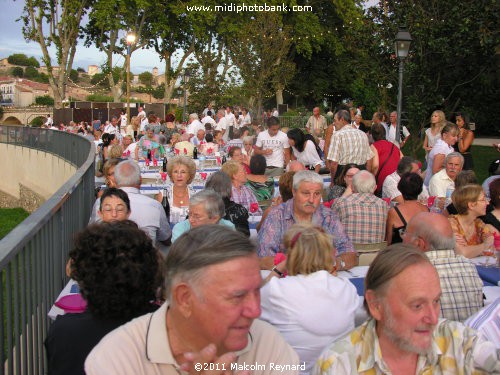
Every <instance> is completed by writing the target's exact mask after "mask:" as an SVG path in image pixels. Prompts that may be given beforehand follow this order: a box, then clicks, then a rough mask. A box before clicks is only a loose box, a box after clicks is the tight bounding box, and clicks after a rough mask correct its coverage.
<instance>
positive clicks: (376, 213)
mask: <svg viewBox="0 0 500 375" xmlns="http://www.w3.org/2000/svg"><path fill="white" fill-rule="evenodd" d="M332 209H333V210H334V211H335V212H336V213H337V216H338V217H339V219H340V221H341V222H342V224H343V225H344V228H345V232H346V234H347V235H348V236H349V238H350V239H351V241H352V242H354V243H377V242H382V241H383V240H384V238H385V226H386V222H387V212H388V207H387V203H385V202H384V201H383V200H382V199H380V198H377V197H376V196H375V195H373V194H368V193H354V194H351V195H349V196H347V197H341V198H337V199H336V200H335V203H334V204H333V206H332Z"/></svg>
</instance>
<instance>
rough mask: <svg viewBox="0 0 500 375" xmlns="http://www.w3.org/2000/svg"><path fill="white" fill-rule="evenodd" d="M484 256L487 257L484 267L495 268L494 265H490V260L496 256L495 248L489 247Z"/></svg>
mask: <svg viewBox="0 0 500 375" xmlns="http://www.w3.org/2000/svg"><path fill="white" fill-rule="evenodd" d="M483 255H484V256H486V263H485V264H484V267H493V264H490V258H491V257H493V256H494V255H495V248H494V247H493V246H488V248H487V249H485V250H484V251H483ZM495 260H496V259H495Z"/></svg>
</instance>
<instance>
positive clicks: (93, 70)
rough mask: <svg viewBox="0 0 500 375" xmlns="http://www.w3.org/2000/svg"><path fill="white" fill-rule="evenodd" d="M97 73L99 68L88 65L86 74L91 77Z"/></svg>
mask: <svg viewBox="0 0 500 375" xmlns="http://www.w3.org/2000/svg"><path fill="white" fill-rule="evenodd" d="M97 73H99V67H98V66H97V65H89V68H88V72H87V74H88V75H89V76H93V75H95V74H97Z"/></svg>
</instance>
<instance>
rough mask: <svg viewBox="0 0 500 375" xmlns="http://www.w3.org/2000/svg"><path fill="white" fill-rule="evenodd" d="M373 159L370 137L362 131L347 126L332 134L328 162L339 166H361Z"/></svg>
mask: <svg viewBox="0 0 500 375" xmlns="http://www.w3.org/2000/svg"><path fill="white" fill-rule="evenodd" d="M372 157H373V152H372V150H371V149H370V144H369V143H368V136H367V135H366V134H365V133H364V132H362V131H361V130H358V129H354V128H353V127H351V126H349V125H345V126H344V127H343V128H342V129H340V130H337V131H336V132H334V133H333V134H332V140H331V141H330V149H329V151H328V158H327V159H328V160H332V161H336V162H337V163H339V165H346V164H349V163H354V164H358V165H361V164H365V163H366V161H367V160H369V159H371V158H372Z"/></svg>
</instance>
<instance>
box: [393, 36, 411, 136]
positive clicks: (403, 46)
mask: <svg viewBox="0 0 500 375" xmlns="http://www.w3.org/2000/svg"><path fill="white" fill-rule="evenodd" d="M411 41H412V39H411V35H410V33H409V32H408V31H406V30H405V29H404V28H400V29H399V31H398V34H397V35H396V39H395V47H396V56H397V57H398V59H399V85H398V108H397V112H398V120H397V124H396V142H398V143H399V142H401V112H402V110H403V70H404V61H405V59H406V58H407V57H408V52H409V51H410V44H411Z"/></svg>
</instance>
